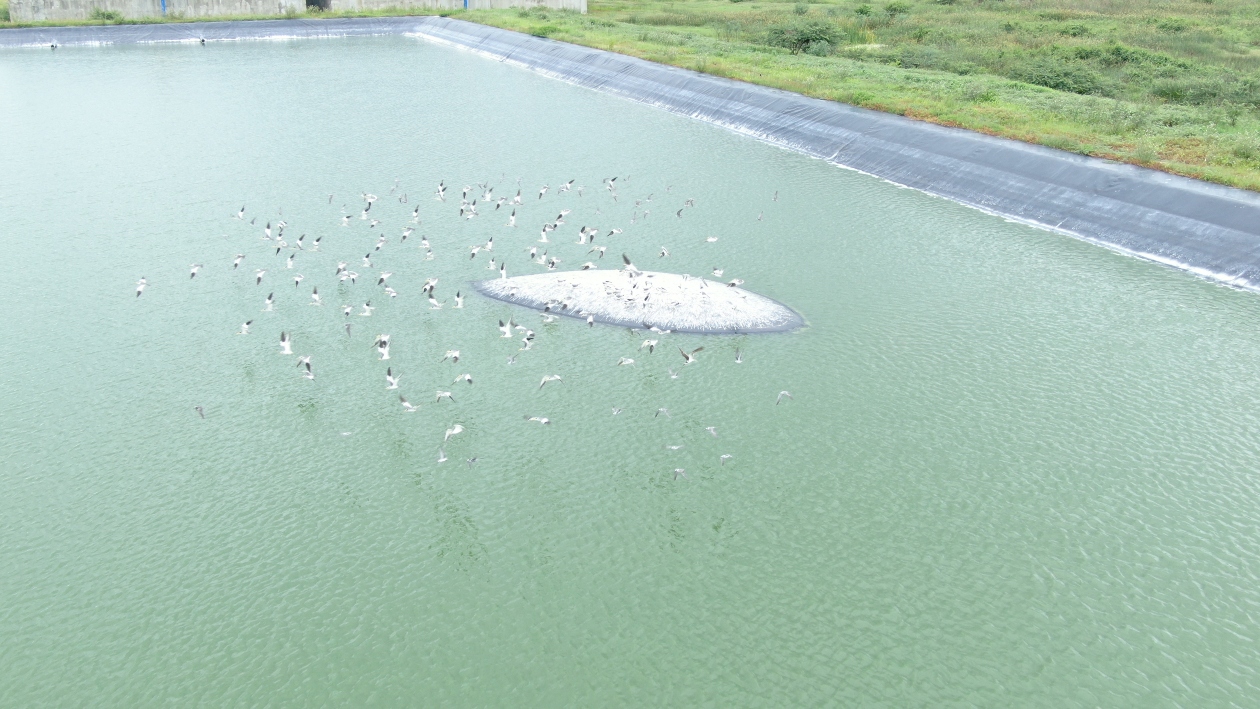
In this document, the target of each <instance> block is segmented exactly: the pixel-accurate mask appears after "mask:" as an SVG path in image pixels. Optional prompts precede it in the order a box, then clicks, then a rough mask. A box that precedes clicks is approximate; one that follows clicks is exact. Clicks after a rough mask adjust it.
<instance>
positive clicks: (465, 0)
mask: <svg viewBox="0 0 1260 709" xmlns="http://www.w3.org/2000/svg"><path fill="white" fill-rule="evenodd" d="M162 2H166V0H162ZM464 9H465V10H467V9H468V0H464Z"/></svg>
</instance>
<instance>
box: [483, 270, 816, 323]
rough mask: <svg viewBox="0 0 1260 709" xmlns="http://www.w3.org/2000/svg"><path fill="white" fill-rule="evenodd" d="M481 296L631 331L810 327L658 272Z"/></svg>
mask: <svg viewBox="0 0 1260 709" xmlns="http://www.w3.org/2000/svg"><path fill="white" fill-rule="evenodd" d="M473 285H474V287H475V288H476V289H477V291H478V292H480V293H482V294H483V295H486V296H489V297H491V298H495V299H497V300H502V301H505V302H508V303H515V304H518V305H524V306H527V307H530V308H534V309H536V310H544V309H546V308H547V307H548V306H550V311H551V312H553V313H556V314H558V315H568V316H571V317H577V318H583V319H584V318H586V317H587V316H588V315H589V316H593V317H594V318H595V321H596V322H600V323H607V324H610V325H622V326H625V327H657V328H660V329H662V330H672V331H674V332H694V333H710V334H720V333H731V334H735V333H749V332H780V331H784V330H794V329H796V328H798V327H801V326H802V325H804V324H805V322H804V320H802V318H801V316H800V315H798V314H797V313H796V312H795V311H793V310H792V309H791V308H789V307H787V306H786V305H783V304H782V303H780V302H778V301H775V300H771V299H770V298H767V297H765V296H762V295H758V294H756V293H753V292H751V291H747V290H744V289H743V288H736V287H732V286H728V285H726V284H724V283H718V282H715V281H710V280H706V279H703V278H696V277H693V276H686V275H679V274H676V273H659V272H652V271H643V272H631V271H626V270H617V271H601V270H596V269H592V270H589V271H563V272H559V273H541V274H537V275H532V276H515V277H513V278H498V279H493V280H487V281H480V282H478V283H474V284H473Z"/></svg>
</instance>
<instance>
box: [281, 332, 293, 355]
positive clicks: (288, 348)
mask: <svg viewBox="0 0 1260 709" xmlns="http://www.w3.org/2000/svg"><path fill="white" fill-rule="evenodd" d="M280 354H282V355H291V354H293V342H292V341H291V340H290V339H289V333H287V332H282V333H280Z"/></svg>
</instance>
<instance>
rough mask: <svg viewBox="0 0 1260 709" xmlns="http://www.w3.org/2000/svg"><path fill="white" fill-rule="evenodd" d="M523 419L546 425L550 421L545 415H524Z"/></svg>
mask: <svg viewBox="0 0 1260 709" xmlns="http://www.w3.org/2000/svg"><path fill="white" fill-rule="evenodd" d="M525 420H526V421H537V422H538V423H541V424H542V425H544V426H546V425H547V424H549V423H551V419H549V418H547V417H546V416H526V417H525Z"/></svg>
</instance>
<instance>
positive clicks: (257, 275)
mask: <svg viewBox="0 0 1260 709" xmlns="http://www.w3.org/2000/svg"><path fill="white" fill-rule="evenodd" d="M265 275H267V269H265V268H259V269H255V270H254V285H259V284H260V283H262V279H263V276H265Z"/></svg>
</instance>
